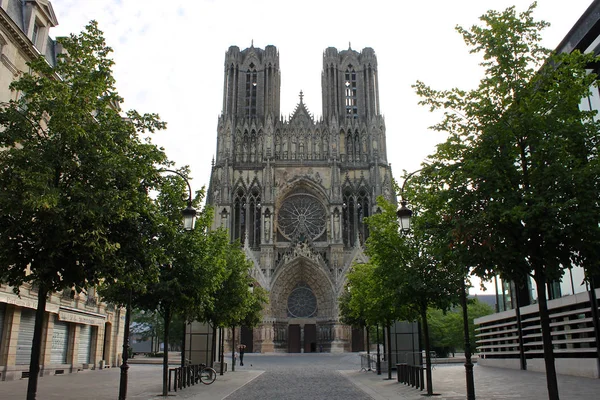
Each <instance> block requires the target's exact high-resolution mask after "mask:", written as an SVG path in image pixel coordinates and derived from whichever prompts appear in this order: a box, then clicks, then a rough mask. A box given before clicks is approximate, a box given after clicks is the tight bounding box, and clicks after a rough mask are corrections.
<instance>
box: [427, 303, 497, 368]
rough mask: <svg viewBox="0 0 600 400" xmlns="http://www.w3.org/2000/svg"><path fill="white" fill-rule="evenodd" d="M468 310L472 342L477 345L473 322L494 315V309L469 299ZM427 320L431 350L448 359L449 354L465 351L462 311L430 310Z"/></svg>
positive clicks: (454, 309)
mask: <svg viewBox="0 0 600 400" xmlns="http://www.w3.org/2000/svg"><path fill="white" fill-rule="evenodd" d="M467 308H468V314H469V337H470V342H471V344H475V342H476V340H477V337H476V332H475V324H474V322H473V321H474V320H475V319H477V318H480V317H483V316H485V315H489V314H493V313H494V309H493V307H491V306H490V305H488V304H486V303H482V302H481V301H479V300H478V299H477V298H471V299H469V303H468V306H467ZM427 318H428V319H429V326H430V330H429V332H430V334H431V348H432V349H433V350H434V351H435V352H436V353H437V355H438V357H446V356H447V355H448V353H452V354H454V352H455V351H457V350H463V349H464V345H465V337H464V330H463V317H462V313H461V311H460V310H457V309H456V308H453V309H451V310H450V311H447V312H444V311H442V310H438V309H434V308H430V309H429V310H428V311H427Z"/></svg>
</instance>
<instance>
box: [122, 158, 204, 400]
mask: <svg viewBox="0 0 600 400" xmlns="http://www.w3.org/2000/svg"><path fill="white" fill-rule="evenodd" d="M159 172H170V173H173V174H176V175H179V176H180V177H181V178H182V179H183V180H184V181H185V183H186V184H187V187H188V191H189V196H188V198H187V207H186V208H185V209H183V210H182V211H181V214H182V215H183V229H185V230H186V231H191V230H193V229H194V225H195V222H196V214H197V212H196V209H195V208H194V207H193V206H192V187H191V186H190V182H189V181H188V180H187V178H186V177H185V175H183V174H182V173H181V172H178V171H173V170H170V169H162V170H160V171H159ZM184 200H185V198H184ZM131 296H132V293H131V290H130V291H129V299H128V301H127V308H126V311H125V332H124V333H123V363H122V364H121V376H120V381H119V400H126V399H127V381H128V371H129V363H128V362H127V360H129V325H130V323H131ZM184 332H185V331H184ZM184 340H185V339H184ZM165 351H166V349H165Z"/></svg>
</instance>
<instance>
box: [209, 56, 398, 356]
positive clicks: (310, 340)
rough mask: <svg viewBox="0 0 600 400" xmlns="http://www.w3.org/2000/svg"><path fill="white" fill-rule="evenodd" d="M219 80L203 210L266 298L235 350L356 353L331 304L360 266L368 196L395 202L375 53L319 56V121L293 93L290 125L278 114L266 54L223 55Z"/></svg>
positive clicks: (275, 80) (275, 79)
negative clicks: (209, 208)
mask: <svg viewBox="0 0 600 400" xmlns="http://www.w3.org/2000/svg"><path fill="white" fill-rule="evenodd" d="M224 76H225V79H224V85H223V111H222V114H221V116H220V117H219V121H218V126H217V154H216V159H215V162H214V165H213V169H212V174H211V180H210V184H209V191H208V202H209V203H210V204H212V205H213V206H214V207H215V211H216V212H215V220H214V227H215V228H216V227H220V226H222V227H226V228H228V229H229V232H230V235H231V240H232V241H233V240H239V242H240V243H241V245H242V246H243V248H244V251H245V253H246V255H247V257H248V258H249V259H250V260H252V261H253V263H254V269H253V272H252V274H253V277H254V278H255V280H256V282H257V284H259V285H261V286H262V287H263V288H264V289H266V290H267V291H268V292H269V297H270V303H269V305H268V307H267V309H265V310H264V318H263V323H262V325H261V326H260V327H258V328H255V329H254V330H249V329H242V332H241V333H242V337H241V340H242V343H244V344H246V345H247V346H249V347H250V349H249V350H250V351H262V352H272V351H276V352H311V351H317V350H323V351H331V352H341V351H351V350H354V351H356V350H359V349H361V343H362V342H364V341H362V339H361V338H362V333H361V332H360V331H356V332H352V331H351V329H350V327H347V326H344V325H342V324H340V322H339V310H338V297H339V295H340V294H341V293H342V290H344V284H345V279H346V274H347V272H348V269H349V268H350V267H351V265H352V264H353V263H355V262H365V261H366V257H365V255H364V253H363V246H364V242H365V240H366V238H367V237H368V235H369V232H368V229H367V227H366V225H365V224H364V223H363V218H364V217H368V216H369V215H371V214H373V213H374V212H376V211H377V210H376V207H377V206H376V198H377V196H379V195H383V196H385V197H386V198H387V199H389V200H395V195H394V192H393V188H392V182H391V179H392V173H391V168H390V166H389V165H388V163H387V157H386V147H385V123H384V119H383V116H382V115H381V113H380V108H379V89H378V75H377V57H376V55H375V52H374V50H373V49H371V48H365V49H363V50H362V51H361V52H357V51H355V50H352V49H351V48H348V50H343V51H338V50H337V49H335V48H331V47H330V48H327V49H326V50H325V52H324V53H323V72H322V82H321V83H322V96H323V116H322V118H320V119H318V120H316V119H315V117H314V116H313V114H311V113H310V111H309V108H308V106H307V105H306V104H305V103H304V99H303V94H302V92H300V95H299V102H298V104H297V105H296V108H295V110H293V113H292V114H291V115H290V116H289V118H287V119H284V118H282V117H281V116H280V71H279V53H278V51H277V49H276V48H275V46H266V48H265V49H259V48H255V47H254V46H251V47H250V48H247V49H245V50H243V51H240V50H239V48H238V47H236V46H232V47H230V48H229V50H228V51H227V53H226V55H225V69H224Z"/></svg>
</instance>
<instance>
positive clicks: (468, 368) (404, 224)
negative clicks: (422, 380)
mask: <svg viewBox="0 0 600 400" xmlns="http://www.w3.org/2000/svg"><path fill="white" fill-rule="evenodd" d="M420 171H421V169H419V170H416V171H414V172H412V173H410V174H408V175H407V176H406V179H404V182H403V183H402V188H401V189H400V198H401V201H400V208H399V209H398V211H396V215H397V216H398V221H399V223H400V229H401V231H402V233H404V234H406V233H408V232H410V229H411V226H410V222H411V221H410V220H411V218H412V214H413V212H412V210H410V209H409V208H408V207H406V204H407V201H406V199H405V198H404V185H406V181H408V179H409V178H410V177H411V176H413V175H414V174H416V173H417V172H420ZM460 300H461V306H462V309H463V328H464V338H465V364H464V365H465V373H466V383H467V400H475V382H474V379H473V362H472V360H471V340H470V335H469V317H468V313H467V284H466V282H465V279H463V281H462V287H461V296H460ZM427 356H428V355H427ZM428 379H429V377H428Z"/></svg>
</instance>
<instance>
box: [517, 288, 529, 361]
mask: <svg viewBox="0 0 600 400" xmlns="http://www.w3.org/2000/svg"><path fill="white" fill-rule="evenodd" d="M519 286H520V282H515V288H516V290H515V292H516V298H517V306H516V307H515V314H516V316H517V335H518V336H519V360H520V362H521V369H522V370H523V371H525V370H527V357H526V356H525V341H524V340H523V323H522V319H521V304H522V303H523V299H522V298H521V297H522V293H521V288H520V287H519Z"/></svg>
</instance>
